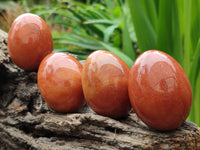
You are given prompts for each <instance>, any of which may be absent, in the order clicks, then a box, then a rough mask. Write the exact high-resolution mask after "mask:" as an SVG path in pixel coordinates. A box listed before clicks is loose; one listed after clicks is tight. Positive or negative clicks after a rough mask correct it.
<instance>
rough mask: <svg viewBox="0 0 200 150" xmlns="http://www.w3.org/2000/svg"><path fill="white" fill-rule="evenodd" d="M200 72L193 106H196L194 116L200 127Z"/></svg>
mask: <svg viewBox="0 0 200 150" xmlns="http://www.w3.org/2000/svg"><path fill="white" fill-rule="evenodd" d="M199 89H200V70H199V73H198V76H197V80H196V86H195V91H194V99H193V105H194V110H193V111H194V114H195V120H193V121H195V123H196V124H197V125H198V126H200V109H199V106H200V92H199Z"/></svg>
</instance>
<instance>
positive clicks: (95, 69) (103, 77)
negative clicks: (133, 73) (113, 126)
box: [82, 50, 131, 118]
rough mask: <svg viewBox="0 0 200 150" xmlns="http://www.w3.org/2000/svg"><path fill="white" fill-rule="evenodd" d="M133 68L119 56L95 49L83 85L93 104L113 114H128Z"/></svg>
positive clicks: (83, 74) (87, 64)
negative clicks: (129, 87)
mask: <svg viewBox="0 0 200 150" xmlns="http://www.w3.org/2000/svg"><path fill="white" fill-rule="evenodd" d="M128 73H129V68H128V66H127V65H126V64H125V62H123V61H122V60H121V59H120V58H119V57H117V56H115V55H114V54H112V53H110V52H108V51H105V50H98V51H95V52H93V53H91V54H90V55H89V56H88V58H87V59H86V61H85V64H84V66H83V71H82V87H83V92H84V95H85V99H86V101H87V103H88V104H89V106H90V107H91V108H92V109H93V110H94V111H95V112H96V113H98V114H100V115H104V116H109V117H112V118H121V117H125V116H127V115H128V113H129V111H130V109H131V105H130V101H129V97H128Z"/></svg>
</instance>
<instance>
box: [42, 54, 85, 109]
mask: <svg viewBox="0 0 200 150" xmlns="http://www.w3.org/2000/svg"><path fill="white" fill-rule="evenodd" d="M81 71H82V65H81V64H80V63H79V62H78V61H77V60H76V59H75V58H73V57H72V56H70V55H68V54H66V53H61V52H54V53H51V54H49V55H47V56H46V57H45V58H44V59H43V60H42V62H41V64H40V66H39V70H38V87H39V90H40V93H41V95H42V97H43V98H44V100H45V101H46V103H47V104H48V105H49V106H50V107H51V108H52V109H54V110H56V111H59V112H75V111H77V110H79V109H80V108H81V107H82V106H83V105H84V104H85V100H84V95H83V90H82V85H81Z"/></svg>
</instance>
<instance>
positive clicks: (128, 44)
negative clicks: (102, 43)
mask: <svg viewBox="0 0 200 150" xmlns="http://www.w3.org/2000/svg"><path fill="white" fill-rule="evenodd" d="M123 16H124V19H123V20H124V26H123V30H122V39H123V42H122V43H123V52H124V53H125V54H126V55H127V56H129V57H130V58H131V59H132V60H135V59H136V56H135V52H134V48H133V45H132V41H131V38H130V33H129V30H128V25H127V22H126V21H127V15H126V14H124V15H123Z"/></svg>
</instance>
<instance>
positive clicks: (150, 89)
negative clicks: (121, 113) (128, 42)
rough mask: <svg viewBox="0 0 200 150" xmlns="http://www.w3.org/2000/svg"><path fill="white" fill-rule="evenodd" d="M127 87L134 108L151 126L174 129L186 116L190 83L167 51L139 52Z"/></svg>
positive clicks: (190, 99) (190, 97)
mask: <svg viewBox="0 0 200 150" xmlns="http://www.w3.org/2000/svg"><path fill="white" fill-rule="evenodd" d="M128 90H129V97H130V101H131V105H132V107H133V109H134V111H135V112H136V114H137V115H138V117H139V118H140V119H141V120H142V121H143V122H144V123H146V124H147V125H149V126H150V127H152V128H154V129H157V130H162V131H166V130H172V129H175V128H177V127H179V126H180V125H181V124H182V123H183V122H184V121H185V120H186V118H187V116H188V115H189V112H190V107H191V104H192V89H191V85H190V82H189V80H188V77H187V75H186V73H185V72H184V70H183V69H182V67H181V66H180V65H179V63H178V62H177V61H176V60H175V59H174V58H172V57H171V56H169V55H167V54H166V53H163V52H160V51H157V50H149V51H146V52H144V53H143V54H141V55H140V56H139V57H138V58H137V59H136V61H135V63H134V64H133V66H132V68H131V70H130V74H129V82H128Z"/></svg>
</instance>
